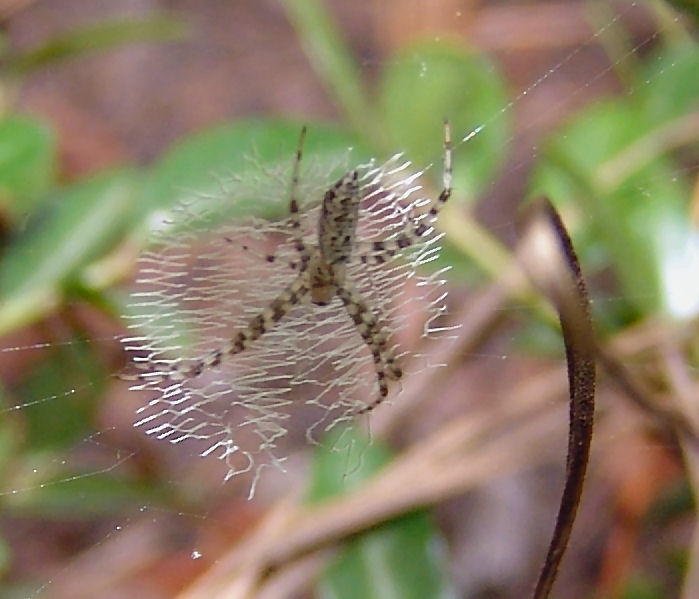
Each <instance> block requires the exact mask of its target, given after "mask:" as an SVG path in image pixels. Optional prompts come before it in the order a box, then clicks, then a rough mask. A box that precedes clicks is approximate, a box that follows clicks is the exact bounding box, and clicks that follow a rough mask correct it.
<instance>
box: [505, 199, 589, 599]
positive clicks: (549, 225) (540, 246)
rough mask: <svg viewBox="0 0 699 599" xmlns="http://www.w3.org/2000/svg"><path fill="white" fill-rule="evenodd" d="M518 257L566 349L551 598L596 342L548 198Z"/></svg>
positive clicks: (578, 488) (580, 463)
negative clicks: (566, 421)
mask: <svg viewBox="0 0 699 599" xmlns="http://www.w3.org/2000/svg"><path fill="white" fill-rule="evenodd" d="M524 225H525V229H524V235H523V240H522V245H521V249H520V252H519V254H520V257H521V260H522V263H523V264H524V267H525V269H526V270H527V273H528V274H529V276H530V277H531V278H532V280H533V281H534V282H535V284H536V285H537V286H538V287H539V288H541V290H542V291H543V292H544V293H545V294H546V295H547V297H548V298H549V299H550V300H551V302H552V303H553V305H554V306H555V308H556V310H557V312H558V316H559V320H560V323H561V329H562V331H563V341H564V344H565V350H566V361H567V365H568V385H569V394H570V425H569V433H568V456H567V460H566V481H565V486H564V488H563V494H562V496H561V502H560V506H559V509H558V516H557V518H556V525H555V528H554V531H553V536H552V538H551V542H550V544H549V549H548V553H547V555H546V560H545V562H544V567H543V569H542V571H541V574H540V575H539V580H538V581H537V584H536V588H535V590H534V595H533V597H534V599H544V598H546V597H548V596H549V594H550V592H551V589H552V587H553V584H554V582H555V580H556V576H557V574H558V567H559V565H560V563H561V560H562V558H563V554H564V553H565V550H566V547H567V545H568V541H569V539H570V533H571V531H572V529H573V523H574V522H575V516H576V514H577V510H578V505H579V504H580V497H581V495H582V490H583V483H584V479H585V472H586V470H587V463H588V459H589V455H590V445H591V442H592V428H593V419H594V409H595V339H594V333H593V327H592V320H591V317H590V308H589V299H588V295H587V290H586V288H585V283H584V281H583V277H582V273H581V271H580V264H579V262H578V258H577V256H576V255H575V251H574V249H573V245H572V243H571V241H570V237H569V236H568V233H567V231H566V229H565V227H564V225H563V222H562V221H561V218H560V216H559V215H558V213H557V212H556V210H555V208H554V207H553V205H552V204H551V203H550V202H549V201H548V200H547V199H544V198H542V199H539V200H536V201H534V202H533V203H532V204H531V205H530V206H529V208H528V211H527V213H526V214H525V221H524Z"/></svg>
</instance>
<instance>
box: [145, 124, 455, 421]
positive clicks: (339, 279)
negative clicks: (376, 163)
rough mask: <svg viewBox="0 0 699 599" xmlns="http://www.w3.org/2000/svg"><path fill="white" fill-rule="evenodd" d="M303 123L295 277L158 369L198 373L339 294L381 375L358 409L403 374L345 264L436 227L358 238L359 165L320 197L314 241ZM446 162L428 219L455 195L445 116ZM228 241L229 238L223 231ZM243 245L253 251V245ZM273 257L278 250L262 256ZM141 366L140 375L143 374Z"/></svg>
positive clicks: (292, 202) (176, 375)
mask: <svg viewBox="0 0 699 599" xmlns="http://www.w3.org/2000/svg"><path fill="white" fill-rule="evenodd" d="M305 137H306V128H305V127H304V128H303V129H302V130H301V135H300V138H299V142H298V145H297V148H296V153H295V159H294V164H293V169H292V179H291V189H290V193H289V213H290V218H289V223H290V227H291V237H292V244H293V247H294V249H295V250H296V252H297V253H298V258H297V259H296V260H294V261H292V262H289V263H288V266H289V267H290V268H291V269H292V270H294V271H296V272H297V275H296V278H295V279H294V280H293V281H292V282H291V283H290V284H289V285H288V286H287V287H286V288H285V289H284V290H283V291H282V292H281V293H280V294H279V295H278V296H277V297H276V298H275V299H274V300H273V301H272V302H271V303H270V304H269V305H268V306H267V307H266V308H264V309H263V310H262V311H261V312H259V313H258V314H257V315H256V316H254V317H253V318H251V319H250V320H249V322H248V324H247V326H245V327H244V328H243V329H242V330H240V331H239V332H237V333H236V334H235V335H234V336H233V337H231V338H230V339H229V340H228V341H227V342H225V343H224V344H223V345H221V346H220V347H218V348H217V349H216V350H214V351H211V352H210V353H209V354H207V355H206V356H205V357H203V358H202V359H200V360H198V361H196V362H195V363H194V364H190V365H181V364H176V365H173V366H171V368H170V370H169V371H167V372H160V373H159V374H160V376H162V377H164V378H165V379H169V380H172V381H184V380H187V379H191V378H195V377H198V376H199V375H200V374H201V373H202V372H204V371H205V370H207V369H209V368H215V367H217V366H219V365H220V364H221V363H222V361H224V360H226V359H227V358H229V357H231V356H234V355H236V354H239V353H241V352H243V351H245V349H246V348H248V347H249V346H250V344H252V343H253V342H254V341H256V340H257V339H259V338H260V337H262V335H264V334H265V332H267V331H269V330H270V329H271V328H272V327H274V326H275V325H276V324H277V323H278V322H279V321H280V320H281V319H282V318H284V316H285V315H286V314H287V313H288V312H290V311H291V310H292V309H293V308H294V307H295V306H296V305H298V304H300V303H302V302H306V301H309V300H310V302H311V303H312V304H315V305H318V306H324V305H327V304H329V303H330V302H332V301H333V300H334V299H335V297H337V298H339V300H340V302H341V303H342V304H343V306H344V308H345V311H346V312H347V315H348V317H349V318H350V319H351V321H352V322H353V323H354V326H355V328H356V330H357V332H358V333H359V335H360V336H361V338H362V340H363V341H364V343H365V344H366V345H367V347H368V348H369V350H370V352H371V354H372V356H373V360H374V370H375V373H376V378H377V381H378V388H379V397H378V398H376V399H375V400H374V401H373V402H371V403H368V404H366V405H365V406H364V407H362V408H361V409H360V410H359V411H358V412H357V413H358V414H363V413H366V412H369V411H371V410H373V409H374V408H375V407H376V406H378V405H379V404H380V403H381V402H382V401H383V400H384V399H385V398H386V397H387V395H388V381H389V380H392V381H397V380H399V379H400V378H401V377H402V375H403V371H402V369H401V367H400V366H399V365H398V364H397V363H396V356H395V355H394V350H393V348H391V347H390V346H389V345H388V339H389V334H388V331H387V329H386V326H385V325H384V324H382V323H381V322H379V319H378V317H377V316H376V314H374V312H372V310H371V307H370V306H369V304H368V303H367V301H366V300H365V299H364V297H363V296H362V294H361V293H360V292H359V291H358V290H357V289H355V287H354V286H353V285H352V282H351V281H350V280H349V279H348V278H347V276H346V264H347V263H348V262H349V261H350V260H351V259H353V258H358V259H359V260H360V261H361V262H362V263H365V264H366V263H370V264H382V263H384V262H386V261H387V260H388V259H389V258H390V257H392V256H394V255H396V253H398V252H399V251H400V250H402V249H404V248H407V247H409V246H411V245H413V244H415V243H418V242H419V241H420V240H421V238H422V236H423V235H425V234H426V233H428V232H429V231H430V230H431V227H430V226H429V225H428V224H425V222H423V220H422V219H415V218H413V219H408V221H407V222H406V224H405V227H404V229H403V231H402V232H401V233H400V234H398V236H396V237H394V238H392V239H389V240H385V241H357V240H356V233H357V223H358V220H359V207H360V203H361V201H362V199H363V197H364V195H363V190H362V187H361V185H360V181H359V175H358V171H357V169H353V170H350V171H348V172H347V173H345V174H344V175H343V176H342V177H340V179H339V180H338V181H337V182H336V183H335V184H334V185H332V186H331V187H330V188H329V189H328V190H327V191H326V192H325V195H324V197H323V200H322V204H321V208H320V215H319V221H318V228H317V231H318V233H317V239H316V242H315V243H313V244H311V243H308V242H306V241H304V239H303V235H302V232H301V219H300V214H299V202H298V198H297V194H298V186H299V169H300V165H301V160H302V157H303V146H304V142H305ZM443 160H444V165H443V179H442V190H441V192H440V194H439V196H438V197H437V200H436V201H434V202H432V205H431V207H430V209H429V211H428V213H427V217H428V218H427V220H428V221H432V220H434V218H436V217H437V215H438V213H439V211H440V209H441V207H442V206H443V205H444V204H445V203H446V202H447V200H448V199H449V197H450V196H451V191H452V188H451V183H452V144H451V131H450V127H449V123H448V121H445V122H444V158H443ZM226 241H228V242H232V240H231V239H228V238H226ZM243 249H244V250H246V251H250V248H248V246H243ZM263 257H264V259H265V260H266V261H268V262H274V261H275V260H276V257H275V256H274V255H273V254H267V255H264V256H263ZM147 376H148V375H147V374H142V375H141V377H140V378H146V377H147Z"/></svg>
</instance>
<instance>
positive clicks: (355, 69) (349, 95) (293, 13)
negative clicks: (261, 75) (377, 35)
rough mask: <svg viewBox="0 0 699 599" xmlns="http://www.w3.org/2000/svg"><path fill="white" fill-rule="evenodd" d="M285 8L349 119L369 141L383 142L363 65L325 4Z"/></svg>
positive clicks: (298, 2)
mask: <svg viewBox="0 0 699 599" xmlns="http://www.w3.org/2000/svg"><path fill="white" fill-rule="evenodd" d="M282 6H283V7H284V9H285V10H286V12H287V15H288V17H289V20H290V21H291V24H292V25H293V26H294V29H295V31H296V34H297V35H298V37H299V41H300V43H301V46H302V47H303V48H304V50H305V51H306V56H307V57H308V60H309V62H310V63H311V65H312V66H313V68H314V69H315V71H316V73H317V74H318V76H319V77H320V79H321V81H322V82H323V83H324V85H325V88H326V89H327V90H328V92H329V93H330V94H331V95H332V97H333V98H334V100H335V103H336V104H337V106H338V107H339V108H340V110H341V111H342V112H343V113H344V115H345V117H346V118H347V120H348V121H349V122H350V123H351V124H352V126H353V127H354V128H355V129H356V130H357V131H360V132H361V133H362V135H363V136H364V137H365V138H366V139H368V140H371V141H373V142H378V141H380V139H379V136H378V134H377V131H376V126H375V123H376V118H375V115H374V110H373V108H372V106H371V104H370V102H369V99H368V98H367V94H366V90H365V88H364V84H363V81H362V78H361V71H360V69H359V66H358V65H357V62H356V60H355V59H354V57H353V56H352V52H351V49H350V48H349V45H348V44H347V42H346V40H345V39H344V36H343V34H342V31H341V30H340V28H339V27H338V26H337V24H336V23H335V22H334V21H333V19H332V17H331V15H330V13H329V12H328V11H327V10H326V8H325V5H324V3H323V2H319V1H318V0H283V1H282ZM375 145H378V143H375Z"/></svg>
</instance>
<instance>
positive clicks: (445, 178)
mask: <svg viewBox="0 0 699 599" xmlns="http://www.w3.org/2000/svg"><path fill="white" fill-rule="evenodd" d="M452 154H453V152H452V144H451V127H450V126H449V121H444V170H443V173H442V191H441V192H440V194H439V197H438V198H437V201H436V202H434V203H433V204H432V206H431V207H430V209H429V211H428V212H427V215H426V218H422V219H420V220H419V221H417V220H413V221H412V223H410V224H408V225H407V226H406V228H405V229H404V231H403V233H402V234H401V235H399V236H398V237H397V238H396V239H391V240H388V241H368V242H364V243H360V244H358V245H357V248H356V252H357V255H358V256H359V259H360V260H361V261H362V262H363V263H364V264H383V263H384V262H386V261H387V260H389V259H390V258H391V257H393V256H395V255H396V254H397V253H399V252H400V250H402V249H405V248H407V247H410V246H411V245H413V244H415V243H417V242H418V241H419V240H420V238H421V237H422V236H423V235H424V234H425V233H427V232H428V231H429V230H430V229H431V225H429V224H427V223H431V222H433V221H434V220H435V219H436V218H437V215H438V214H439V211H440V210H441V209H442V206H444V204H446V203H447V201H448V200H449V198H450V197H451V190H452V187H451V185H452V179H453V166H452V165H453V157H452ZM425 221H427V222H425Z"/></svg>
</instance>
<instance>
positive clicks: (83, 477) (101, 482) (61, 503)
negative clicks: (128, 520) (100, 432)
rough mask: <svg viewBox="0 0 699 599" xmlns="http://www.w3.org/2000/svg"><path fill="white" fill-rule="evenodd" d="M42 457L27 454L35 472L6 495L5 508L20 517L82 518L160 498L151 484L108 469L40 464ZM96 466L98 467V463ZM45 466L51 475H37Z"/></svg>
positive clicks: (119, 510)
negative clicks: (122, 476) (19, 490)
mask: <svg viewBox="0 0 699 599" xmlns="http://www.w3.org/2000/svg"><path fill="white" fill-rule="evenodd" d="M46 458H47V456H45V455H44V456H42V455H41V454H36V453H33V454H31V453H30V454H27V456H26V460H25V461H26V462H27V463H28V466H31V470H32V471H37V472H36V473H34V472H32V474H31V475H30V476H29V475H28V476H27V478H26V480H25V481H18V483H15V486H17V484H20V485H22V484H23V485H24V486H23V487H22V489H23V492H22V493H16V494H12V495H9V496H7V498H6V499H5V502H4V508H5V510H12V511H13V512H14V513H15V514H20V515H22V516H24V517H34V518H37V517H38V518H55V519H59V520H65V519H66V518H71V519H76V520H83V519H86V518H99V517H105V516H111V515H114V514H119V515H123V514H124V510H126V509H129V508H134V507H136V506H139V505H143V503H144V502H148V503H152V502H153V501H158V500H163V499H164V498H162V497H158V496H157V493H156V492H155V491H154V490H153V489H152V488H149V487H147V486H146V485H144V484H141V483H139V482H136V481H132V480H129V479H123V478H119V477H118V476H117V475H116V474H114V473H111V472H104V471H96V470H95V469H94V468H93V469H92V470H88V469H87V468H86V467H85V468H83V469H75V468H68V467H66V466H62V467H61V468H51V465H46V467H43V466H42V462H47V459H46ZM58 462H59V461H58V460H56V459H55V458H54V459H53V460H52V463H53V464H56V463H58ZM61 462H65V460H61ZM37 464H38V465H39V468H37V467H36V466H37ZM106 467H107V468H108V467H109V466H106ZM96 468H97V469H98V470H99V466H96ZM45 470H49V471H51V476H49V477H47V478H43V477H42V478H39V477H40V476H41V475H42V474H43V473H44V471H45Z"/></svg>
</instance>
